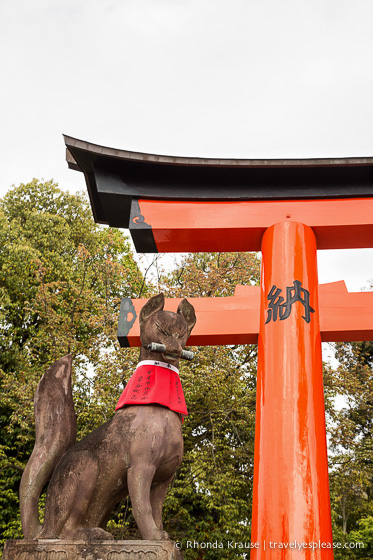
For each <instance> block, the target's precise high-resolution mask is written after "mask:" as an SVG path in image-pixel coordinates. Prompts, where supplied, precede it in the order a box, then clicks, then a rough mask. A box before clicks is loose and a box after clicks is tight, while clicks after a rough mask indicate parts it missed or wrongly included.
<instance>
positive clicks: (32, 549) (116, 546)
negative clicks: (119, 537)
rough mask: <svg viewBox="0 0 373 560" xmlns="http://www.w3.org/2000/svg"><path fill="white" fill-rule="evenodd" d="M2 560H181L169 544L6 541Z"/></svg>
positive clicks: (153, 542)
mask: <svg viewBox="0 0 373 560" xmlns="http://www.w3.org/2000/svg"><path fill="white" fill-rule="evenodd" d="M3 560H184V556H183V554H182V553H181V552H180V550H178V549H177V548H176V547H175V543H174V542H172V541H95V542H83V541H76V542H75V541H63V540H58V539H56V540H49V539H40V540H35V541H29V540H23V541H7V542H6V543H5V549H4V555H3Z"/></svg>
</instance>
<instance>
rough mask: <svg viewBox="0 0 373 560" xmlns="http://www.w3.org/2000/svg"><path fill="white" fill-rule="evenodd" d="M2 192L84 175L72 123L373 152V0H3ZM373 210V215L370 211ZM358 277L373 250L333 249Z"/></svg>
mask: <svg viewBox="0 0 373 560" xmlns="http://www.w3.org/2000/svg"><path fill="white" fill-rule="evenodd" d="M0 43H1V45H0V46H1V50H0V52H1V61H0V77H1V83H2V85H1V88H0V111H1V114H0V127H1V131H0V160H1V161H0V163H1V165H0V195H3V194H5V192H6V191H7V189H8V188H9V186H10V185H11V184H19V183H21V182H27V181H29V180H31V179H32V178H33V177H37V178H39V179H42V178H44V179H50V178H54V179H55V180H56V181H58V182H59V184H60V186H61V187H62V188H68V189H70V190H75V189H84V190H85V182H84V177H83V175H82V174H81V173H77V172H74V171H71V170H68V168H67V164H66V162H65V152H64V144H63V140H62V133H66V134H68V135H70V136H75V137H77V138H81V139H83V140H88V141H91V142H96V143H98V144H103V145H107V146H110V147H115V148H123V149H127V150H134V151H143V152H151V153H160V154H167V155H185V156H187V155H189V156H210V157H243V158H282V157H284V158H285V157H286V158H291V157H331V156H335V157H346V156H347V157H352V156H373V141H372V130H373V102H372V101H373V70H372V69H373V2H372V0H313V1H312V2H310V1H309V0H307V1H306V0H282V2H279V1H278V0H230V1H229V2H228V1H223V0H157V1H154V0H101V1H99V0H53V1H52V2H51V1H50V0H33V1H32V2H30V1H29V0H12V1H9V0H8V1H6V0H2V1H1V2H0ZM372 218H373V217H372ZM319 272H320V281H321V282H326V281H334V280H341V279H345V280H346V281H347V285H348V288H349V289H350V290H359V289H360V288H361V287H363V286H366V285H367V280H368V279H369V278H372V279H373V250H363V251H348V252H345V251H333V252H330V251H328V252H322V254H321V258H320V260H319Z"/></svg>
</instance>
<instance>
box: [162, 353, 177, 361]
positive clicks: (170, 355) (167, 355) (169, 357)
mask: <svg viewBox="0 0 373 560" xmlns="http://www.w3.org/2000/svg"><path fill="white" fill-rule="evenodd" d="M163 356H164V357H165V358H166V359H167V360H178V359H179V358H180V356H179V354H173V353H171V352H164V353H163Z"/></svg>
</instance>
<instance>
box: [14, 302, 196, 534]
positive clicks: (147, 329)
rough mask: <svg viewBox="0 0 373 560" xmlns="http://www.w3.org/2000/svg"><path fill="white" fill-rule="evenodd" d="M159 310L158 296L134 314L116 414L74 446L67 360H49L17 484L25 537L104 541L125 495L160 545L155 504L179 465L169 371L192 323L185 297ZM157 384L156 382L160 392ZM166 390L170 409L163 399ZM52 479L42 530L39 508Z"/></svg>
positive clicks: (175, 385) (177, 411)
mask: <svg viewBox="0 0 373 560" xmlns="http://www.w3.org/2000/svg"><path fill="white" fill-rule="evenodd" d="M163 306H164V296H163V294H159V295H157V296H154V297H153V298H151V299H150V300H149V301H148V302H147V303H146V304H145V305H144V307H143V308H142V310H141V313H140V339H141V350H140V362H139V364H138V368H137V369H136V372H135V374H134V376H135V377H134V376H132V378H131V380H130V382H129V383H128V385H127V387H126V389H125V390H124V392H123V395H122V397H121V399H120V400H119V403H118V406H117V412H116V413H115V415H114V416H113V418H112V419H111V420H109V421H108V422H106V423H105V424H103V425H102V426H100V427H99V428H97V429H96V430H94V431H93V432H92V433H90V434H89V435H88V436H86V437H84V438H83V439H82V440H81V441H79V442H78V443H75V437H76V418H75V412H74V404H73V398H72V390H71V356H70V355H68V356H65V357H64V358H61V359H60V360H58V361H57V362H56V363H54V364H53V365H52V366H51V367H50V368H49V370H48V371H47V372H46V373H45V375H44V376H43V377H42V379H41V380H40V383H39V386H38V388H37V391H36V394H35V424H36V441H35V448H34V450H33V453H32V455H31V457H30V460H29V462H28V464H27V466H26V469H25V471H24V474H23V477H22V481H21V486H20V507H21V520H22V528H23V532H24V535H25V537H26V538H27V539H50V538H61V539H74V540H77V539H78V540H102V539H112V538H113V537H112V535H111V534H110V533H108V532H107V531H105V530H104V527H105V526H106V523H107V521H108V519H109V517H110V513H111V511H112V509H113V508H114V506H115V505H116V504H117V503H118V502H120V501H121V500H122V499H123V498H125V497H126V496H127V495H128V494H129V496H130V498H131V502H132V508H133V515H134V517H135V520H136V523H137V525H138V528H139V530H140V533H141V536H142V538H143V539H148V540H164V539H167V538H168V535H167V533H166V532H164V531H163V525H162V506H163V502H164V499H165V496H166V493H167V488H168V485H169V484H170V482H171V481H172V478H173V476H174V474H175V471H176V469H177V468H178V467H179V466H180V464H181V460H182V455H183V438H182V432H181V417H182V415H183V414H185V413H186V409H185V401H184V397H183V393H182V389H181V384H180V380H179V378H178V369H177V367H178V365H179V359H180V356H181V352H182V350H183V348H184V347H185V344H186V341H187V339H188V338H189V335H190V333H191V331H192V329H193V327H194V325H195V322H196V317H195V312H194V308H193V306H192V305H191V304H190V303H189V302H188V301H187V300H186V299H184V300H183V301H182V302H181V303H180V305H179V307H178V310H177V313H172V312H170V311H164V310H163ZM152 342H153V343H154V342H155V343H159V344H162V345H163V346H164V347H165V352H163V353H162V354H161V355H160V354H159V353H158V354H156V353H154V352H153V351H151V350H149V349H147V346H148V345H150V344H151V343H152ZM139 368H140V369H139ZM136 376H137V377H136ZM167 376H168V377H167ZM133 378H134V381H133ZM157 378H158V380H160V382H161V386H162V383H163V389H161V390H159V389H157V387H158V384H159V383H158V381H157ZM165 379H166V381H165ZM128 387H129V389H128ZM136 388H137V389H136ZM170 388H171V389H170ZM136 391H137V392H136ZM167 391H169V393H170V395H169V399H170V401H172V402H173V404H172V406H171V405H170V406H171V407H172V410H171V409H170V407H167V404H166V402H165V401H164V400H162V399H164V398H165V392H166V393H167ZM166 397H167V395H166ZM141 399H142V400H141ZM159 401H161V402H159ZM147 402H148V403H149V404H145V406H144V405H143V404H138V403H147ZM128 405H130V406H128ZM50 477H51V481H50V483H49V487H48V490H47V498H46V506H45V515H44V523H43V525H41V524H40V521H39V515H38V501H39V496H40V493H41V491H42V489H43V487H44V485H45V484H46V482H47V481H48V479H49V478H50Z"/></svg>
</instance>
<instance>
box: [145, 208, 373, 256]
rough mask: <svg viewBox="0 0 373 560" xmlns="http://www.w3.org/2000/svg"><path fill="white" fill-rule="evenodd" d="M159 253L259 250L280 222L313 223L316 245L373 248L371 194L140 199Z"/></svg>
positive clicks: (338, 247) (330, 247)
mask: <svg viewBox="0 0 373 560" xmlns="http://www.w3.org/2000/svg"><path fill="white" fill-rule="evenodd" d="M139 206H140V211H141V214H142V216H143V217H144V220H143V221H144V223H145V224H148V227H149V225H150V226H151V227H152V233H153V236H154V240H155V244H156V246H157V249H158V251H159V252H174V253H177V252H201V251H260V245H261V239H262V236H263V234H264V232H265V230H266V229H267V228H268V227H269V226H271V225H273V224H275V223H277V222H282V221H296V222H302V223H304V224H306V225H308V226H310V227H311V228H312V229H313V231H314V233H315V235H316V240H317V248H318V249H349V248H350V249H353V248H367V247H373V223H372V216H373V198H351V199H350V198H348V199H326V200H302V201H297V200H287V201H286V200H285V201H283V200H277V201H276V200H274V201H242V202H227V201H221V202H196V201H193V202H192V201H190V202H188V201H183V202H177V201H151V200H139Z"/></svg>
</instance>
